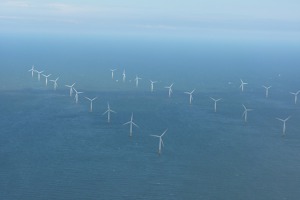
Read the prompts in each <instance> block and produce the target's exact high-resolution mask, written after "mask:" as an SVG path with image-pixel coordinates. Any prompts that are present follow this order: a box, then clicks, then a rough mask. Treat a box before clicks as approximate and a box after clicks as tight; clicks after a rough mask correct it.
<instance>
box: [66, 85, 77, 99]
mask: <svg viewBox="0 0 300 200" xmlns="http://www.w3.org/2000/svg"><path fill="white" fill-rule="evenodd" d="M74 85H75V83H73V84H72V85H65V86H66V87H69V88H70V97H71V96H72V94H73V88H74Z"/></svg>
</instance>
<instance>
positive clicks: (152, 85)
mask: <svg viewBox="0 0 300 200" xmlns="http://www.w3.org/2000/svg"><path fill="white" fill-rule="evenodd" d="M150 82H151V87H150V88H151V92H153V90H154V83H157V81H152V80H150Z"/></svg>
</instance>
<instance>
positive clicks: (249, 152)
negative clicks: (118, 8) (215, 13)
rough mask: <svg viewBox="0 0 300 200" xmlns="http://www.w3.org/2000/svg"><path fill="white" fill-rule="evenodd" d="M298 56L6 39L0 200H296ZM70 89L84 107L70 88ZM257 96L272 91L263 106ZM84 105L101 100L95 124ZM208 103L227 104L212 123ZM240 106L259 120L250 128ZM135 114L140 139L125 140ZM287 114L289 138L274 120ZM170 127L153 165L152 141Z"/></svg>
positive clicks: (243, 48) (257, 47)
mask: <svg viewBox="0 0 300 200" xmlns="http://www.w3.org/2000/svg"><path fill="white" fill-rule="evenodd" d="M299 52H300V48H299V46H297V44H292V43H285V42H283V41H264V42H262V41H219V40H208V41H207V40H186V39H185V40H184V39H182V38H177V39H166V38H133V37H119V38H118V37H100V38H88V39H84V38H83V37H78V38H76V37H49V36H44V37H41V36H40V37H33V36H32V37H28V36H24V37H17V38H16V37H14V36H11V37H9V36H5V37H3V39H1V50H0V53H1V55H2V56H1V57H2V59H1V64H0V65H1V70H2V72H1V74H0V76H1V77H0V89H1V94H0V110H1V114H0V136H1V140H0V160H1V162H0V163H1V164H0V187H1V191H0V197H1V199H298V198H299V197H300V192H299V190H298V188H299V180H300V177H299V174H300V173H299V164H300V159H299V156H298V155H299V150H300V145H299V144H300V137H299V134H298V129H299V123H298V122H299V120H300V113H299V105H298V104H297V105H295V104H294V99H293V96H292V95H291V94H289V92H295V91H297V90H299V89H300V88H299V87H298V86H299V82H300V81H299V78H298V77H299V76H298V74H299V69H298V66H299V64H300V59H299V58H298V57H299V56H297V55H299ZM32 64H34V65H35V66H36V68H37V69H38V70H45V71H46V73H51V74H52V76H53V77H52V78H54V77H58V76H59V77H60V79H59V81H58V85H59V86H58V90H57V91H54V90H53V88H52V83H51V82H50V83H49V85H48V86H47V87H45V82H44V81H45V80H44V77H41V81H38V80H37V76H36V75H35V76H34V77H33V78H32V77H31V74H30V73H29V72H28V70H29V69H30V68H31V65H32ZM112 68H117V71H116V73H115V79H114V80H112V79H111V73H110V69H112ZM124 68H125V69H126V74H127V81H126V82H125V83H123V82H122V81H121V80H122V72H123V69H124ZM136 75H138V76H140V77H142V80H141V81H140V85H139V87H138V88H136V87H135V83H134V81H133V79H134V78H135V76H136ZM240 78H242V79H243V80H244V81H246V82H248V83H249V84H248V85H246V87H245V91H244V92H243V93H242V92H241V91H240V90H239V84H240ZM150 79H151V80H157V81H159V82H158V83H157V84H156V85H155V88H154V92H153V93H151V92H150V82H149V80H150ZM116 80H118V82H117V81H116ZM130 80H131V82H130ZM73 82H76V85H75V86H76V88H77V89H78V90H80V91H83V92H84V94H82V95H80V98H79V104H75V101H74V98H73V97H72V98H71V97H69V90H68V88H66V87H65V86H64V85H65V84H71V83H73ZM173 82H174V86H173V95H172V97H171V98H168V93H167V92H168V91H167V89H165V88H164V87H165V86H167V85H170V84H171V83H173ZM262 85H272V88H271V89H270V93H269V98H268V99H266V98H265V96H264V92H265V91H264V88H262ZM193 89H196V91H195V93H194V99H193V103H192V105H189V104H188V95H186V94H184V92H185V91H191V90H193ZM84 96H88V97H94V96H97V97H98V99H97V100H95V102H94V111H93V113H90V112H89V111H88V109H89V102H88V101H87V100H86V99H84V98H83V97H84ZM209 97H214V98H222V100H221V101H220V102H218V110H217V113H214V112H213V102H212V101H211V100H210V98H209ZM107 102H109V103H110V106H111V108H112V109H113V110H115V111H116V112H117V113H115V114H112V116H111V123H110V124H108V123H107V121H106V116H105V115H103V114H102V113H103V112H105V110H106V108H107ZM242 104H245V105H246V106H247V107H249V108H252V109H253V111H251V112H249V113H248V122H247V123H245V122H244V121H243V119H242V117H241V115H242V112H243V107H242ZM132 112H133V113H134V121H135V123H137V124H138V125H139V128H134V129H133V137H129V127H128V126H123V125H122V124H123V123H125V122H127V121H129V120H130V116H131V113H132ZM289 115H291V116H292V117H291V119H290V120H289V121H288V122H287V132H286V133H287V134H286V136H285V137H282V136H281V132H282V123H281V122H280V121H278V120H276V119H275V118H276V117H280V118H285V117H287V116H289ZM167 128H168V132H167V133H166V134H165V136H164V137H163V141H164V145H165V146H164V147H163V149H162V154H161V155H158V153H157V150H158V139H157V138H154V137H151V136H150V135H151V134H156V135H159V134H161V133H162V132H163V131H164V130H165V129H167Z"/></svg>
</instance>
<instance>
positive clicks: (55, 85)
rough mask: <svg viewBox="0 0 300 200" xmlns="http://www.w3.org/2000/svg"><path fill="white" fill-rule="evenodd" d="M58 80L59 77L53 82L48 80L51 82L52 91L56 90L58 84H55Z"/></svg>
mask: <svg viewBox="0 0 300 200" xmlns="http://www.w3.org/2000/svg"><path fill="white" fill-rule="evenodd" d="M58 79H59V77H57V78H56V79H55V80H50V81H52V82H53V88H54V90H56V88H57V86H58V84H57V81H58Z"/></svg>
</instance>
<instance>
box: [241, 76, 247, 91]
mask: <svg viewBox="0 0 300 200" xmlns="http://www.w3.org/2000/svg"><path fill="white" fill-rule="evenodd" d="M240 80H241V85H240V88H241V89H242V92H243V91H244V85H247V84H248V83H245V82H243V80H242V79H240Z"/></svg>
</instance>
